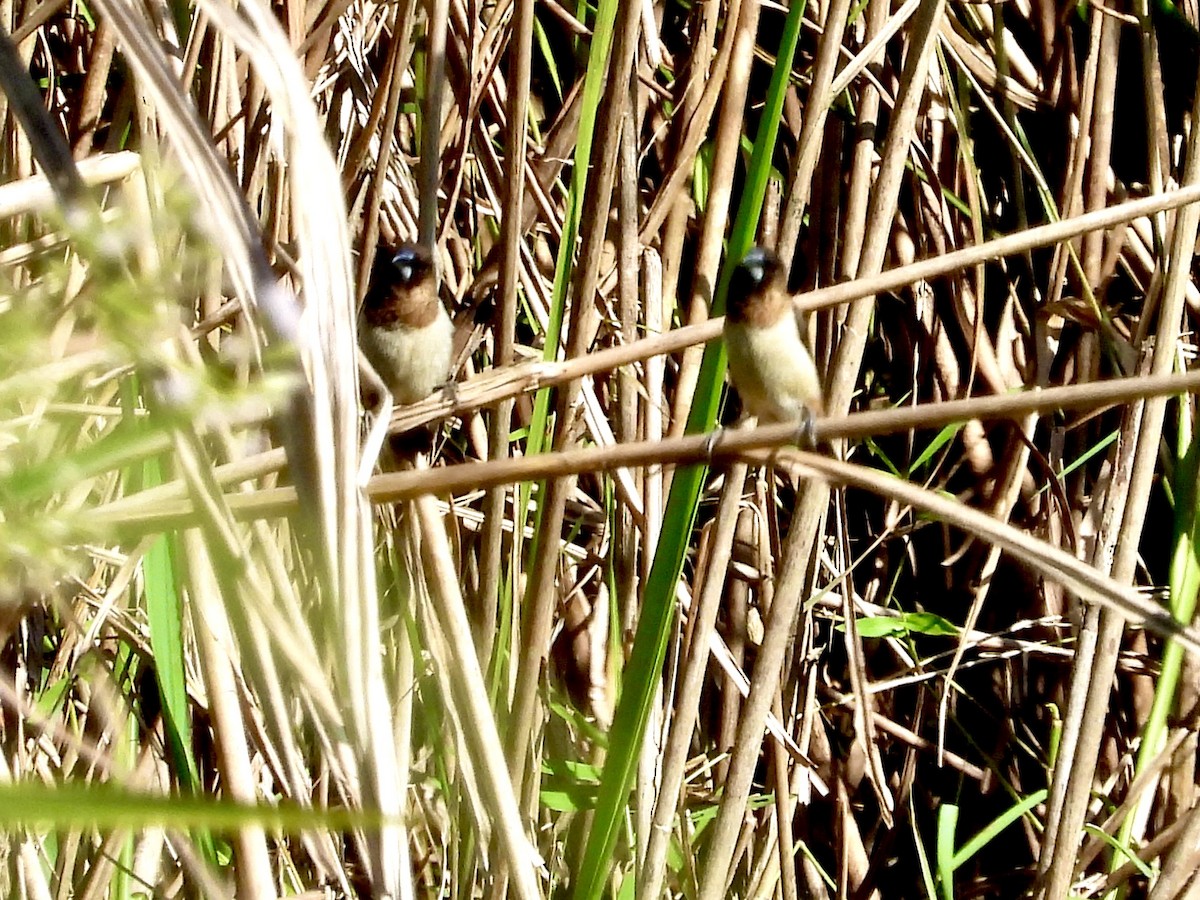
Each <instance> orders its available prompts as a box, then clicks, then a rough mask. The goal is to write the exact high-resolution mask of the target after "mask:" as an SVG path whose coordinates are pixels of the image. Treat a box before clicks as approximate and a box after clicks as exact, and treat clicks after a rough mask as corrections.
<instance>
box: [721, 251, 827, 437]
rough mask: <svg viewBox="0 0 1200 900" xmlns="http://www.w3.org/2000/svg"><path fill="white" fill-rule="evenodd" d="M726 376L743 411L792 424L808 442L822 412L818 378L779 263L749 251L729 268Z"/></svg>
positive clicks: (768, 255)
mask: <svg viewBox="0 0 1200 900" xmlns="http://www.w3.org/2000/svg"><path fill="white" fill-rule="evenodd" d="M725 346H726V348H727V350H728V351H729V374H730V376H731V377H732V378H733V384H734V386H735V387H736V388H737V389H738V394H740V395H741V398H742V407H743V408H744V409H745V411H746V412H747V413H749V414H750V415H753V416H756V417H757V418H758V420H759V421H760V422H797V423H798V424H799V425H800V426H801V428H802V429H804V431H805V433H806V434H807V436H808V438H809V443H811V442H812V440H811V439H812V434H811V423H812V419H813V416H814V415H820V414H821V413H822V412H823V406H824V405H823V403H822V401H821V379H820V377H819V376H818V375H817V367H816V364H815V363H814V362H813V358H812V355H811V354H810V353H809V352H808V347H806V346H805V344H804V340H803V339H802V338H801V337H800V322H799V319H798V318H797V316H796V309H795V307H794V306H793V305H792V298H791V294H789V293H788V289H787V273H786V272H785V271H784V269H783V263H781V262H780V261H779V258H778V257H777V256H775V254H774V253H771V252H770V251H769V250H764V249H763V248H762V247H752V248H750V250H749V251H748V252H747V253H746V256H745V257H744V258H743V259H742V261H741V262H740V263H739V264H738V266H737V268H736V269H734V270H733V276H732V277H731V278H730V280H729V294H728V301H727V304H726V310H725Z"/></svg>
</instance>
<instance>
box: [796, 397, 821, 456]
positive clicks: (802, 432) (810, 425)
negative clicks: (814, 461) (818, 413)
mask: <svg viewBox="0 0 1200 900" xmlns="http://www.w3.org/2000/svg"><path fill="white" fill-rule="evenodd" d="M796 445H797V446H798V447H799V448H800V449H801V450H815V449H816V447H817V420H816V417H814V416H813V413H812V410H811V409H809V408H808V407H807V406H805V407H801V410H800V424H799V425H797V427H796Z"/></svg>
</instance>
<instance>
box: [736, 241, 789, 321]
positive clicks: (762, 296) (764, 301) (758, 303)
mask: <svg viewBox="0 0 1200 900" xmlns="http://www.w3.org/2000/svg"><path fill="white" fill-rule="evenodd" d="M725 306H726V309H725V314H726V315H727V316H728V317H729V320H730V321H731V322H744V323H746V324H748V325H761V326H767V325H773V324H774V323H775V322H777V321H778V320H779V317H780V316H782V315H784V314H785V313H790V312H791V309H792V301H791V297H790V296H789V295H788V290H787V272H785V271H784V268H783V263H781V262H780V261H779V257H778V256H776V255H775V254H774V253H772V252H771V251H770V250H767V249H765V248H763V247H751V248H750V249H749V250H748V251H747V252H746V255H745V256H743V257H742V261H741V262H740V263H738V264H737V268H735V269H734V270H733V275H732V276H731V277H730V279H729V294H728V296H727V299H726V304H725Z"/></svg>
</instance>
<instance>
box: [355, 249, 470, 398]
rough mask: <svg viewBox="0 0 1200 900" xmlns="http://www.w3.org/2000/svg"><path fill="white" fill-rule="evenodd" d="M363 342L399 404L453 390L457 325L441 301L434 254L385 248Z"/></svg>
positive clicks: (362, 323)
mask: <svg viewBox="0 0 1200 900" xmlns="http://www.w3.org/2000/svg"><path fill="white" fill-rule="evenodd" d="M358 342H359V345H360V346H361V347H362V351H363V354H364V355H365V356H366V357H367V359H368V360H369V361H370V363H371V365H372V366H374V367H375V371H376V372H378V373H379V377H380V378H382V379H383V383H384V384H385V385H387V388H388V390H389V391H391V393H392V396H393V397H394V398H395V400H396V402H397V403H401V404H408V403H416V402H417V401H418V400H424V399H425V398H426V397H428V396H429V395H430V394H432V393H433V392H434V390H436V389H437V388H438V387H440V386H444V385H447V384H449V380H450V363H451V355H452V352H453V345H454V325H453V323H452V322H451V321H450V316H449V315H448V314H447V312H446V308H445V307H444V306H443V305H442V301H441V300H440V299H439V297H438V285H437V272H436V271H435V269H434V262H433V256H432V254H431V253H430V252H429V250H428V249H427V248H425V247H423V246H420V245H418V244H401V245H400V246H398V247H396V248H395V249H389V248H387V247H385V246H380V248H379V251H378V253H376V255H375V264H374V265H373V266H372V268H371V281H370V285H369V287H368V288H367V296H366V299H365V300H364V301H363V307H362V312H361V313H360V316H359V324H358Z"/></svg>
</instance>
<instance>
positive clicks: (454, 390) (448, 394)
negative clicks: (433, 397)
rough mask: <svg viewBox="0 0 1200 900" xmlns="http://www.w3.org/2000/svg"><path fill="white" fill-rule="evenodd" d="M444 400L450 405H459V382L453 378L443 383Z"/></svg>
mask: <svg viewBox="0 0 1200 900" xmlns="http://www.w3.org/2000/svg"><path fill="white" fill-rule="evenodd" d="M441 391H442V401H443V402H444V403H446V404H448V405H449V406H457V405H458V382H457V381H455V380H454V379H453V378H447V379H446V381H445V382H444V383H443V384H442V388H441Z"/></svg>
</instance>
